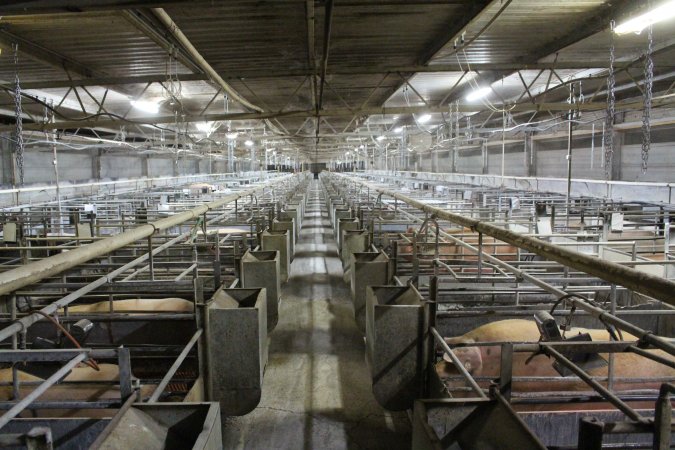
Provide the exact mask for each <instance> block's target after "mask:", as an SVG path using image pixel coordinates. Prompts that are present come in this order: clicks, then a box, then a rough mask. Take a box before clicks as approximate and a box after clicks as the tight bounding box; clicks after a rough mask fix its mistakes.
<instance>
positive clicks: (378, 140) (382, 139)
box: [375, 136, 386, 142]
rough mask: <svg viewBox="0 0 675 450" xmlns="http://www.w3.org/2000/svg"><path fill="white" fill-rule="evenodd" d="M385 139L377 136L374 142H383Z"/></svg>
mask: <svg viewBox="0 0 675 450" xmlns="http://www.w3.org/2000/svg"><path fill="white" fill-rule="evenodd" d="M385 139H386V138H385V137H384V136H378V137H376V138H375V140H376V141H377V142H381V141H384V140H385Z"/></svg>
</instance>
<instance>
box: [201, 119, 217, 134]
mask: <svg viewBox="0 0 675 450" xmlns="http://www.w3.org/2000/svg"><path fill="white" fill-rule="evenodd" d="M197 129H198V130H199V131H201V132H202V133H207V134H208V133H210V132H212V131H213V122H197Z"/></svg>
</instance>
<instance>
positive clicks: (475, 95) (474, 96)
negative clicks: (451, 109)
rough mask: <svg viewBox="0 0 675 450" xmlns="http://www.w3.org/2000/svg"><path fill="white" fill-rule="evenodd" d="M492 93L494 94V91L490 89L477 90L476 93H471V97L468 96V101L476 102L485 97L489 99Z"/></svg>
mask: <svg viewBox="0 0 675 450" xmlns="http://www.w3.org/2000/svg"><path fill="white" fill-rule="evenodd" d="M490 92H492V89H491V88H489V87H484V88H479V89H476V90H475V91H473V92H470V93H469V95H467V96H466V101H467V102H473V101H474V100H480V99H481V98H483V97H487V96H488V95H489V94H490Z"/></svg>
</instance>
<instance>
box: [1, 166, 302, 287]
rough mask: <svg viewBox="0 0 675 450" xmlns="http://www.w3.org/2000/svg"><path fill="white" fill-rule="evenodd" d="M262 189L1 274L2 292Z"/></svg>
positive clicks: (52, 274) (282, 179) (27, 283)
mask: <svg viewBox="0 0 675 450" xmlns="http://www.w3.org/2000/svg"><path fill="white" fill-rule="evenodd" d="M291 177H292V175H289V176H287V177H280V178H278V179H275V180H274V181H270V182H269V183H268V184H267V186H269V184H279V183H281V182H284V181H287V180H288V179H289V178H291ZM262 188H263V186H258V187H255V188H252V189H247V190H244V191H240V192H237V193H235V194H230V195H226V196H224V197H223V198H221V199H219V200H216V201H213V202H210V203H205V204H203V205H200V206H198V207H196V208H193V209H191V210H188V211H184V212H182V213H179V214H176V215H173V216H170V217H166V218H164V219H160V220H157V221H155V222H152V223H148V224H145V225H140V226H138V227H136V228H134V229H132V230H129V231H126V232H124V233H120V234H117V235H115V236H111V237H109V238H106V239H101V240H99V241H96V242H94V243H91V244H88V245H84V246H82V247H80V248H77V249H75V250H71V251H69V252H66V253H61V254H58V255H55V256H51V257H49V258H45V259H43V260H41V261H37V262H34V263H31V264H28V265H26V266H22V267H18V268H16V269H12V270H9V271H7V272H4V273H0V295H6V294H9V293H11V292H14V291H15V290H17V289H20V288H22V287H24V286H28V285H31V284H33V283H37V282H38V281H40V280H43V279H45V278H47V277H51V276H54V275H57V274H59V273H61V272H64V271H66V270H68V269H71V268H73V267H75V266H77V265H79V264H82V263H85V262H87V261H90V260H92V259H94V258H96V257H97V256H102V255H105V254H108V253H110V252H112V251H115V250H118V249H120V248H122V247H124V246H126V245H129V244H132V243H134V242H136V241H138V240H141V239H144V238H147V237H148V236H152V235H153V234H154V233H155V232H157V231H162V230H166V229H168V228H171V227H173V226H176V225H180V224H181V223H184V222H187V221H188V220H192V219H196V218H197V217H199V216H200V215H202V214H204V213H206V212H208V211H210V210H212V209H216V208H219V207H221V206H224V205H227V204H228V203H231V202H233V201H235V200H238V199H240V198H244V197H247V196H249V195H251V194H255V193H256V192H258V191H259V190H261V189H262Z"/></svg>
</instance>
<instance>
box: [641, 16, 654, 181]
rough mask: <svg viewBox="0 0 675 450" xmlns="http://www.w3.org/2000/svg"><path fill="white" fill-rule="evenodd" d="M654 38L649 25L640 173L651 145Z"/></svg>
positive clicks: (644, 168)
mask: <svg viewBox="0 0 675 450" xmlns="http://www.w3.org/2000/svg"><path fill="white" fill-rule="evenodd" d="M653 51H654V40H653V32H652V26H651V25H649V29H648V32H647V54H646V55H645V92H644V108H643V109H642V173H647V162H648V160H649V148H650V147H651V140H652V136H651V118H650V115H651V111H652V87H653V85H654V60H653V59H652V53H653Z"/></svg>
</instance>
